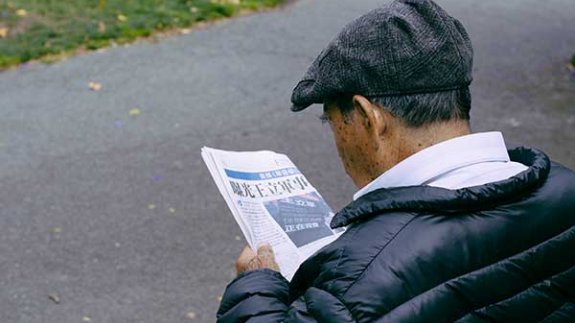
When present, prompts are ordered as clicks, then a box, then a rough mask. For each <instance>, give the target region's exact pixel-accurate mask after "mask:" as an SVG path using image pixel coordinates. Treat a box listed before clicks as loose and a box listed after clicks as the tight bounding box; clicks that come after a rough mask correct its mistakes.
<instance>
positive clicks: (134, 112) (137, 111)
mask: <svg viewBox="0 0 575 323" xmlns="http://www.w3.org/2000/svg"><path fill="white" fill-rule="evenodd" d="M128 114H129V115H131V116H132V117H136V116H139V115H140V114H142V111H141V110H140V109H138V108H133V109H130V111H129V112H128Z"/></svg>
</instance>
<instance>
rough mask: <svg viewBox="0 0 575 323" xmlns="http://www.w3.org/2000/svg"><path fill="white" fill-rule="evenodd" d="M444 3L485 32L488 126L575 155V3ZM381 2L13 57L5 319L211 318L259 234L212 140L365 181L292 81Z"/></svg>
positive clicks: (2, 98)
mask: <svg viewBox="0 0 575 323" xmlns="http://www.w3.org/2000/svg"><path fill="white" fill-rule="evenodd" d="M438 2H439V3H440V4H441V5H443V6H444V7H445V8H446V9H447V10H448V11H450V12H451V13H452V14H453V15H454V16H456V17H458V18H459V19H460V20H461V21H462V22H463V23H464V25H465V26H466V27H467V28H468V30H469V32H470V34H471V37H472V40H473V41H474V45H475V49H476V67H475V81H474V83H473V86H472V90H473V93H474V108H473V115H472V116H473V119H474V120H473V127H474V129H475V130H477V131H483V130H497V129H501V130H502V131H503V132H504V135H505V137H506V138H507V140H508V142H509V143H510V144H526V145H530V146H536V147H539V148H541V149H543V150H544V151H546V152H547V153H549V154H550V156H551V157H552V158H553V159H555V160H557V161H559V162H561V163H564V164H566V165H568V166H570V167H575V149H574V148H575V144H574V141H575V131H574V130H575V77H574V76H572V75H571V74H570V72H569V71H568V70H567V68H566V63H567V61H568V59H569V58H570V57H571V55H572V54H573V53H575V24H573V19H574V18H575V2H573V1H572V0H548V1H537V0H507V1H499V0H484V1H473V2H472V1H461V0H438ZM379 3H381V2H380V1H375V0H362V1H356V0H301V1H298V2H296V3H294V4H292V5H289V6H287V7H285V8H281V9H279V10H276V11H272V12H267V13H261V14H255V15H250V16H245V17H240V18H237V19H234V20H229V21H225V22H219V23H216V24H214V25H211V26H207V27H204V28H201V29H198V30H195V31H194V32H192V33H190V34H187V35H181V36H175V37H170V38H166V39H163V40H161V41H159V42H157V43H152V42H140V43H137V44H134V45H130V46H123V47H117V48H112V49H109V50H106V51H102V52H97V53H91V54H87V55H81V56H77V57H74V58H71V59H68V60H67V61H64V62H61V63H57V64H54V65H49V66H45V65H38V64H37V65H29V66H26V67H24V68H21V69H17V70H11V71H7V72H4V73H1V74H0V322H49V323H52V322H55V323H56V322H57V323H61V322H64V323H66V322H86V321H88V320H90V321H91V322H189V321H196V322H211V321H213V320H214V315H215V314H214V313H215V311H216V309H217V307H218V297H219V296H220V295H221V294H222V292H223V289H224V287H225V285H226V284H227V282H228V281H229V280H230V279H232V278H233V277H234V271H233V261H234V259H235V257H236V256H237V255H238V253H239V251H240V250H241V248H242V246H243V244H244V241H243V238H240V235H241V233H240V231H239V229H238V227H237V225H236V224H235V222H234V220H233V219H232V217H231V215H230V214H229V212H228V210H227V207H226V206H225V204H224V202H223V199H222V198H221V197H220V196H219V193H218V192H217V189H216V187H215V185H214V184H213V183H212V180H211V178H210V177H209V174H208V172H207V170H206V168H205V166H204V165H203V163H202V161H201V159H200V148H201V147H202V146H203V145H208V146H214V147H219V148H223V149H237V150H255V149H272V150H276V151H280V152H284V153H287V154H288V155H290V156H291V157H292V159H293V160H294V161H295V162H296V164H298V165H299V166H300V168H301V170H302V171H303V172H304V173H305V174H306V175H307V176H308V177H309V179H310V181H311V182H312V183H314V184H315V186H316V187H318V189H319V190H320V191H321V192H322V193H323V195H324V196H325V198H326V199H327V200H328V202H329V203H330V204H331V205H332V207H333V208H334V209H338V208H340V207H342V206H344V205H345V204H346V203H347V202H348V201H349V200H350V198H351V195H352V194H353V192H354V190H355V189H354V187H353V185H352V183H351V181H350V180H348V179H347V178H346V176H345V174H344V172H343V171H342V169H341V167H340V164H339V160H338V158H337V153H336V150H335V147H334V145H333V143H332V139H331V134H330V132H329V127H327V126H324V125H322V124H321V122H320V121H319V120H318V119H317V118H316V116H317V115H319V114H320V110H321V109H320V108H316V109H312V110H311V111H306V112H303V113H301V114H292V113H290V112H289V109H288V108H289V95H290V92H291V89H292V88H293V86H294V85H295V83H296V82H297V81H298V79H299V78H300V77H301V75H302V74H303V73H304V71H305V69H306V67H307V66H308V64H309V63H310V62H311V61H312V60H313V58H314V57H315V56H316V54H317V53H318V52H319V51H320V50H321V48H323V46H324V45H325V44H326V43H327V42H328V41H329V40H330V39H331V38H332V37H333V36H334V35H335V34H336V33H337V31H338V30H339V29H340V28H341V26H342V25H343V24H344V23H345V22H347V21H349V20H350V19H352V18H354V17H356V16H358V15H359V14H361V13H363V12H366V11H367V10H369V9H371V8H374V7H376V6H377V5H378V4H379ZM91 81H94V82H99V83H101V84H102V86H103V88H102V89H101V90H100V91H97V92H94V91H90V90H89V89H88V83H89V82H91ZM135 108H137V109H139V111H140V112H141V113H140V114H139V115H132V116H131V115H130V113H129V112H130V110H132V109H135ZM190 312H193V313H195V318H194V319H193V320H192V318H193V315H192V317H186V315H187V313H190Z"/></svg>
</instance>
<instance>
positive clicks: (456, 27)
mask: <svg viewBox="0 0 575 323" xmlns="http://www.w3.org/2000/svg"><path fill="white" fill-rule="evenodd" d="M472 65H473V49H472V47H471V40H470V39H469V36H468V35H467V32H466V31H465V29H464V28H463V26H462V25H461V23H460V22H459V21H457V20H456V19H454V18H452V17H451V16H449V15H448V14H447V13H446V12H445V11H444V10H443V9H441V8H440V7H439V6H438V5H437V4H435V3H434V2H433V1H431V0H396V1H393V2H392V3H391V4H389V5H387V6H385V7H382V8H378V9H375V10H373V11H371V12H369V13H367V14H365V15H364V16H361V17H359V18H358V19H356V20H354V21H352V22H351V23H350V24H348V25H347V26H346V27H345V28H344V29H343V30H342V31H341V32H340V33H339V35H338V36H337V37H336V38H335V39H334V40H333V41H332V42H331V43H330V44H329V45H328V46H327V47H326V48H325V49H324V50H323V51H322V52H321V54H320V55H319V56H318V57H317V58H316V59H315V61H314V62H313V63H312V65H311V66H310V68H309V70H308V71H307V73H306V74H305V76H304V78H303V79H302V80H301V81H300V82H299V83H298V85H297V86H296V87H295V89H294V90H293V93H292V98H291V101H292V103H293V106H292V110H293V111H301V110H303V109H305V108H307V107H308V106H310V105H311V104H314V103H323V102H324V101H325V100H327V99H330V98H333V97H335V96H337V95H339V94H344V93H345V94H361V95H364V96H366V97H377V96H393V95H405V94H416V93H430V92H440V91H447V90H455V89H459V88H463V87H466V86H469V84H470V83H471V80H472V77H471V71H472Z"/></svg>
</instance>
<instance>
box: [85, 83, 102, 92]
mask: <svg viewBox="0 0 575 323" xmlns="http://www.w3.org/2000/svg"><path fill="white" fill-rule="evenodd" d="M88 87H89V88H90V90H92V91H100V90H101V89H102V84H100V83H98V82H90V83H88Z"/></svg>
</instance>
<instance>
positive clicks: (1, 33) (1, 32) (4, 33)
mask: <svg viewBox="0 0 575 323" xmlns="http://www.w3.org/2000/svg"><path fill="white" fill-rule="evenodd" d="M8 31H9V30H8V28H5V27H2V28H0V38H6V37H8Z"/></svg>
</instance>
